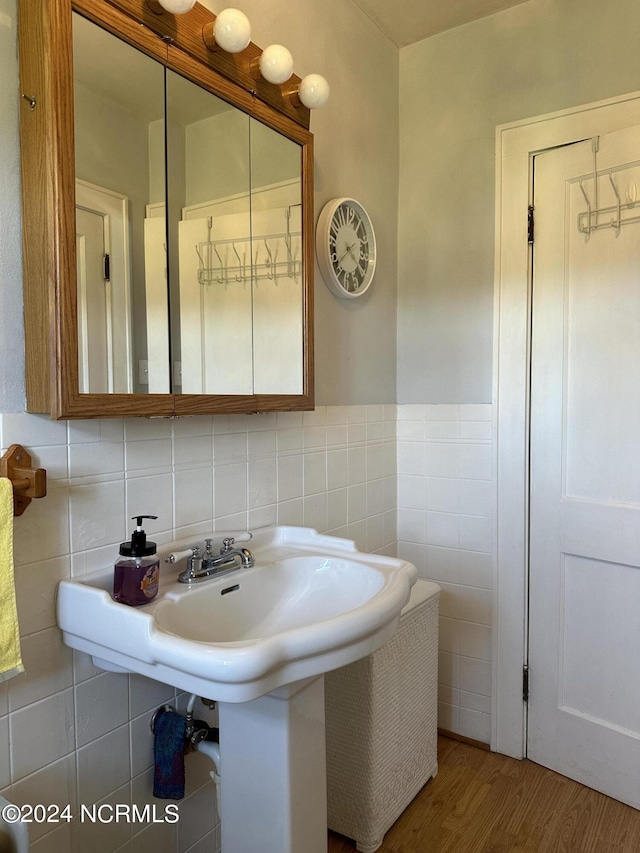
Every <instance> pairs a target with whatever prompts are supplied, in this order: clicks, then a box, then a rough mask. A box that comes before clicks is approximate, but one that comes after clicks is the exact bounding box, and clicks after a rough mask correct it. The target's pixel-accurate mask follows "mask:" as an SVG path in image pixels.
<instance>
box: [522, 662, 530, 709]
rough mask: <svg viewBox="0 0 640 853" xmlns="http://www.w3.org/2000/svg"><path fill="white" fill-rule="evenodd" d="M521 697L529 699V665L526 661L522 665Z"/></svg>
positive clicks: (526, 700)
mask: <svg viewBox="0 0 640 853" xmlns="http://www.w3.org/2000/svg"><path fill="white" fill-rule="evenodd" d="M522 699H523V701H525V702H528V701H529V665H528V664H526V663H525V665H524V666H523V667H522Z"/></svg>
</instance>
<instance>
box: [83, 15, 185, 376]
mask: <svg viewBox="0 0 640 853" xmlns="http://www.w3.org/2000/svg"><path fill="white" fill-rule="evenodd" d="M73 18H74V22H73V23H74V31H73V46H74V84H75V85H74V98H75V153H76V177H77V179H79V180H77V182H76V209H77V226H78V233H79V234H82V233H83V231H84V228H85V224H86V223H85V220H86V218H87V215H88V214H87V210H96V211H98V212H99V211H100V210H103V207H101V206H100V204H99V203H97V202H96V201H95V198H94V200H93V201H92V202H90V203H88V202H87V201H86V197H85V196H86V192H88V191H89V190H88V187H89V185H93V193H94V195H96V194H100V193H101V197H102V199H103V201H105V202H106V203H109V199H111V206H112V207H116V206H117V205H118V204H119V205H120V210H121V211H122V212H121V213H120V217H121V222H117V221H116V220H115V219H114V215H115V214H114V213H113V212H112V211H108V214H107V215H108V217H109V220H108V221H109V222H110V227H109V228H108V229H107V239H109V240H110V243H111V245H110V247H109V248H110V250H109V251H107V249H104V250H103V254H104V255H108V256H109V257H108V259H107V258H105V259H104V260H103V264H102V269H103V271H104V269H105V267H106V270H107V273H108V280H107V276H105V275H104V272H103V291H104V296H105V298H104V307H103V313H104V316H103V327H104V329H105V332H104V339H103V338H102V337H101V334H100V333H98V332H97V328H98V326H97V321H96V310H93V309H92V314H93V316H90V315H89V314H88V313H87V312H88V311H89V306H90V304H93V303H90V301H88V300H87V299H85V300H84V301H83V299H82V293H81V292H79V294H78V296H79V299H78V314H79V316H78V330H79V353H78V355H79V381H80V390H81V392H83V393H103V392H115V393H129V392H131V391H135V392H137V393H146V392H154V393H163V392H168V391H169V390H170V382H169V362H168V352H169V342H168V335H169V331H168V325H167V305H166V302H167V297H166V287H167V282H166V269H165V259H164V254H163V252H161V251H153V252H149V251H146V250H145V230H147V223H146V210H147V206H148V205H150V204H154V203H155V204H161V205H164V203H165V162H164V161H165V158H164V130H163V128H164V68H163V66H162V65H160V64H159V63H158V62H156V61H155V60H153V59H151V58H149V57H147V56H145V55H144V54H143V53H141V52H140V51H138V50H136V49H134V48H133V47H131V46H129V45H127V44H125V43H124V42H122V41H120V40H119V39H116V38H114V37H113V36H112V35H110V34H109V33H107V32H105V31H104V30H102V29H100V28H99V27H97V26H95V25H94V24H92V23H90V22H89V21H87V20H85V19H84V18H82V17H80V16H79V15H77V14H74V16H73ZM158 127H159V128H160V129H161V130H160V132H159V131H158ZM81 188H82V189H81ZM104 188H108V189H104ZM81 193H84V195H83V196H82V200H81ZM81 209H82V210H81ZM105 222H106V220H105ZM152 227H155V231H158V229H159V228H160V227H162V226H161V225H160V226H159V225H158V222H157V221H156V222H154V223H153V226H152ZM94 230H95V228H94ZM154 233H155V232H154ZM115 234H117V237H118V239H117V240H116V242H114V235H115ZM156 238H157V235H156ZM83 240H84V242H83V244H82V246H80V245H79V249H84V248H86V245H87V238H86V237H85V238H83ZM157 242H158V240H157V239H156V243H157ZM160 243H161V245H162V244H164V243H166V239H164V240H162V239H160ZM155 248H156V249H157V246H156V247H155ZM83 257H86V253H85V254H84V255H83V254H81V252H80V251H79V252H78V260H79V264H78V271H77V273H78V280H79V282H85V286H86V284H87V282H88V280H89V279H88V278H87V276H86V272H85V270H84V269H83V268H82V267H81V266H80V261H81V259H82V258H83ZM147 290H149V293H147ZM158 294H159V296H158ZM154 295H155V298H154ZM150 305H151V306H153V307H155V312H151V316H150V314H149V310H148V309H149V306H150ZM163 305H164V315H163V308H162V306H163ZM94 308H95V306H94ZM149 321H151V322H149ZM94 350H95V351H96V352H95V353H94ZM96 353H103V355H102V356H98V355H96ZM101 358H102V361H103V362H104V364H103V366H102V367H101V368H100V369H98V368H97V367H94V366H92V365H93V362H94V361H99V360H100V359H101Z"/></svg>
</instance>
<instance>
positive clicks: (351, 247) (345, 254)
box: [338, 243, 355, 264]
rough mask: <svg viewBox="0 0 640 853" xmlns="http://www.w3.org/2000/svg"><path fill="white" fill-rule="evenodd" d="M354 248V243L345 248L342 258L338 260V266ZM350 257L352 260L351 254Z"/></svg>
mask: <svg viewBox="0 0 640 853" xmlns="http://www.w3.org/2000/svg"><path fill="white" fill-rule="evenodd" d="M354 246H355V243H352V244H351V245H350V246H347V248H346V249H345V250H344V252H343V254H342V256H341V257H340V258H338V263H339V264H341V263H342V261H343V260H344V259H345V258H346V257H347V255H348V254H349V252H351V250H352V249H353V247H354ZM351 257H352V258H353V254H352V255H351ZM353 260H354V261H355V258H353Z"/></svg>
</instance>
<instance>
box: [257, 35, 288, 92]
mask: <svg viewBox="0 0 640 853" xmlns="http://www.w3.org/2000/svg"><path fill="white" fill-rule="evenodd" d="M260 73H261V74H262V76H263V77H264V79H265V80H268V81H269V83H276V84H277V83H286V81H287V80H288V79H289V77H291V75H292V74H293V56H291V54H290V53H289V51H288V50H287V48H286V47H284V46H283V45H281V44H270V45H269V47H265V49H264V50H263V51H262V54H261V55H260Z"/></svg>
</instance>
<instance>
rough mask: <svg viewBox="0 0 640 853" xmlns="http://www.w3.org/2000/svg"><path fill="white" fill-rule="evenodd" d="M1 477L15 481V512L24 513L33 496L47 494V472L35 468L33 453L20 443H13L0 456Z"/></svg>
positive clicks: (41, 496)
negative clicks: (0, 456) (32, 461)
mask: <svg viewBox="0 0 640 853" xmlns="http://www.w3.org/2000/svg"><path fill="white" fill-rule="evenodd" d="M0 477H6V478H7V479H8V480H11V482H12V483H13V514H14V515H22V513H23V512H24V511H25V509H26V508H27V507H28V506H29V504H30V503H31V500H32V498H43V497H44V496H45V495H46V494H47V472H46V471H45V469H44V468H33V467H32V465H31V454H30V453H28V452H27V451H26V450H25V449H24V447H22V445H20V444H12V445H11V447H10V448H9V449H8V450H7V452H6V453H5V454H4V455H3V456H2V458H0Z"/></svg>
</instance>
